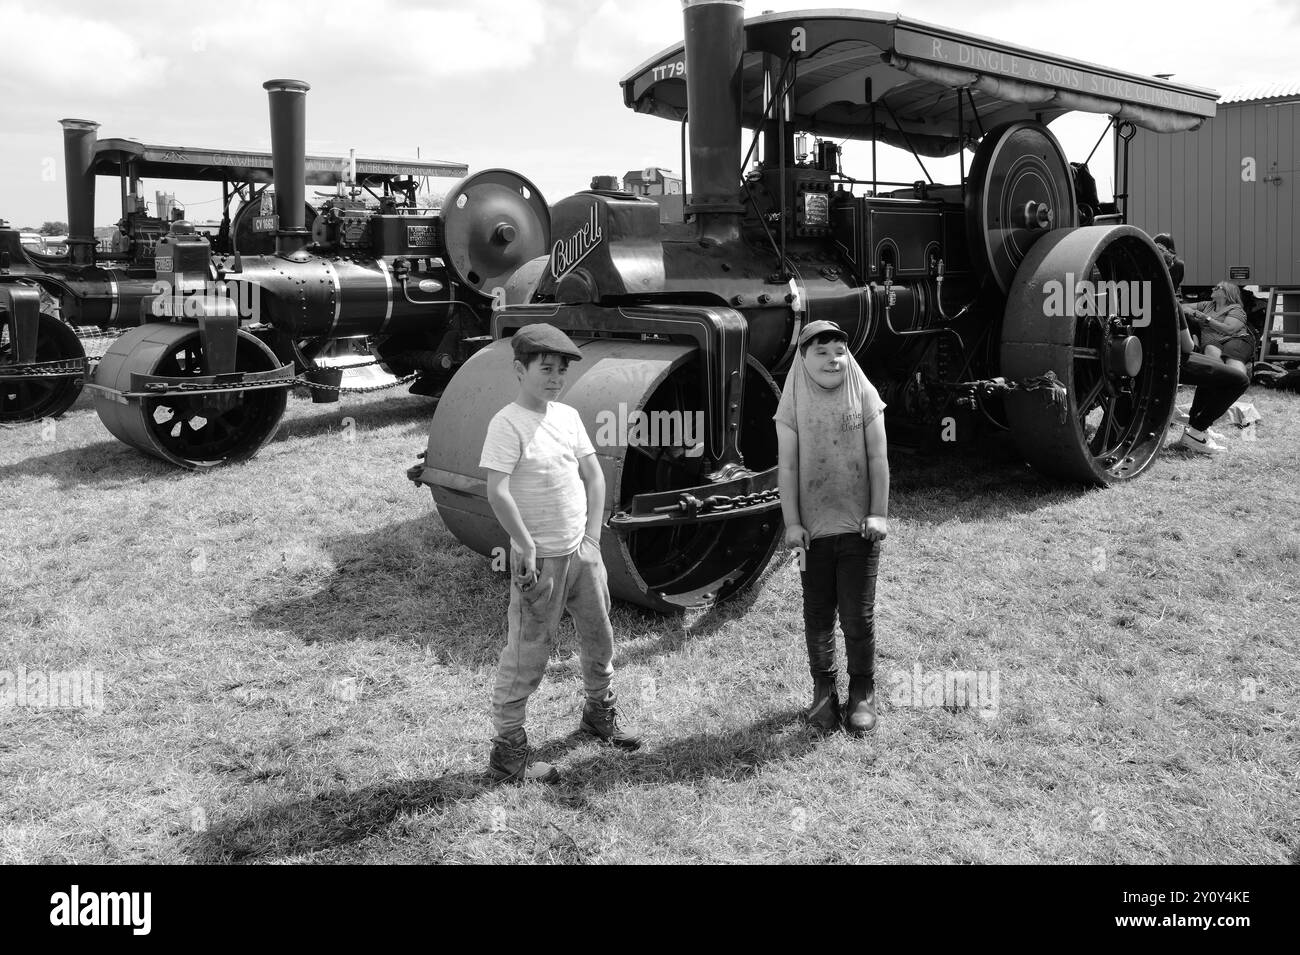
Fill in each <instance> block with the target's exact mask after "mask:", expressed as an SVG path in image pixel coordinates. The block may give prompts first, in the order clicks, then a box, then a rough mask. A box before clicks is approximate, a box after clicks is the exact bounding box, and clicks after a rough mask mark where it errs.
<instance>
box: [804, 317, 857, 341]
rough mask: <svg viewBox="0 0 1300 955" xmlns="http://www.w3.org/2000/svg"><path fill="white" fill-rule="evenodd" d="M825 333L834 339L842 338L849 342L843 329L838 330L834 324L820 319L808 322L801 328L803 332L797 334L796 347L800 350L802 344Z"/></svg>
mask: <svg viewBox="0 0 1300 955" xmlns="http://www.w3.org/2000/svg"><path fill="white" fill-rule="evenodd" d="M825 332H830V333H831V334H832V335H834V336H835V337H836V338H842V339H844V340H845V341H848V340H849V336H848V333H847V332H845V331H844V329H842V328H840V327H839V326H838V325H836V324H835V323H834V322H831V321H827V320H826V319H824V318H821V319H818V320H817V321H815V322H809V323H808V324H807V325H805V326H804V327H803V330H802V331H801V332H799V341H798V346H799V347H800V348H802V347H803V346H804V344H806V343H807V342H809V341H811V340H812V339H813V338H814V337H815V336H817V335H821V334H823V333H825Z"/></svg>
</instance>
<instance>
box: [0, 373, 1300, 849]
mask: <svg viewBox="0 0 1300 955" xmlns="http://www.w3.org/2000/svg"><path fill="white" fill-rule="evenodd" d="M392 394H393V393H392V392H388V393H384V394H379V395H372V396H368V397H365V398H361V399H351V400H348V401H346V402H345V403H343V404H340V405H333V406H329V405H325V406H314V405H311V404H310V403H308V402H305V401H302V400H299V399H295V400H292V401H291V402H290V411H289V415H288V417H287V419H286V424H285V427H284V428H283V430H282V431H281V434H280V435H279V436H278V437H277V439H276V440H275V441H274V442H272V443H271V444H270V445H268V447H267V448H266V449H265V450H264V451H263V453H262V454H261V455H260V456H259V457H258V458H257V459H256V460H254V461H253V462H251V463H249V464H247V465H244V466H240V467H234V468H230V469H226V470H221V471H217V472H214V473H211V474H205V475H196V474H180V473H177V472H175V471H172V470H171V469H169V468H168V467H167V466H165V465H163V464H161V463H158V462H154V461H152V460H150V459H147V458H145V457H143V456H141V455H139V454H137V453H136V452H134V451H132V450H130V449H128V448H126V447H125V446H123V445H120V444H118V443H117V442H116V441H114V440H113V439H112V438H111V437H110V436H109V435H108V434H107V432H105V431H104V430H103V429H102V427H101V426H100V425H99V423H98V419H97V418H96V417H95V415H94V413H93V411H92V410H91V409H90V406H89V403H88V401H87V400H86V399H84V398H83V400H82V401H81V402H80V403H79V404H78V405H77V406H76V407H75V408H74V409H73V411H72V412H70V413H69V415H68V416H67V417H66V418H65V419H63V420H62V421H60V422H58V424H57V426H56V427H55V428H54V430H53V432H52V433H51V432H50V431H49V430H48V429H47V428H45V427H43V426H42V425H40V424H32V425H22V426H13V427H5V428H4V429H3V430H0V487H2V488H3V501H4V504H3V507H4V511H3V514H4V517H3V520H0V669H9V670H16V669H17V668H18V667H20V666H22V667H26V668H27V669H28V670H29V671H38V670H73V669H77V670H86V669H89V670H100V671H102V672H103V674H104V691H105V694H104V695H105V706H104V709H103V712H101V713H94V712H86V711H76V710H57V709H48V708H15V707H9V708H5V709H0V778H3V780H4V783H5V785H4V786H3V787H0V861H6V862H26V863H32V862H96V861H128V862H217V861H222V862H225V861H248V862H301V861H320V862H345V861H346V862H444V861H445V862H476V861H478V862H532V861H538V862H633V861H636V862H640V861H650V862H691V861H711V862H721V861H775V860H801V861H804V860H806V861H889V862H892V861H918V862H1037V861H1054V862H1277V863H1282V862H1297V861H1300V841H1297V840H1298V836H1297V828H1296V817H1297V804H1298V803H1297V783H1296V767H1297V766H1298V765H1300V746H1298V745H1297V733H1296V719H1295V716H1296V702H1295V700H1296V697H1295V694H1296V689H1297V685H1300V679H1298V677H1300V664H1298V663H1297V638H1296V624H1295V621H1296V618H1297V610H1298V609H1300V599H1298V598H1297V597H1296V582H1297V579H1298V578H1297V564H1298V563H1300V491H1298V490H1297V486H1296V480H1297V475H1296V465H1297V461H1300V422H1298V421H1297V414H1298V412H1300V400H1298V399H1297V398H1295V397H1294V396H1288V395H1282V394H1274V393H1270V392H1267V391H1261V390H1260V389H1255V390H1253V391H1252V392H1251V394H1250V395H1249V396H1248V397H1249V398H1250V399H1251V400H1254V401H1255V402H1256V405H1257V407H1259V409H1260V411H1261V412H1262V413H1263V415H1264V417H1265V420H1264V422H1263V424H1262V425H1261V426H1260V433H1259V440H1258V441H1256V442H1245V441H1242V440H1241V439H1240V437H1239V436H1238V434H1237V433H1236V429H1232V428H1225V429H1223V430H1227V431H1229V432H1231V433H1230V434H1229V439H1228V441H1229V444H1230V448H1231V451H1230V453H1229V454H1227V455H1225V456H1224V457H1223V458H1221V459H1216V460H1201V459H1191V458H1186V457H1182V456H1180V455H1178V454H1175V453H1172V452H1166V453H1165V454H1163V455H1162V460H1161V461H1160V462H1159V463H1158V465H1157V467H1156V468H1155V469H1154V470H1153V471H1152V472H1151V473H1150V474H1148V475H1147V476H1145V477H1144V478H1143V479H1141V480H1139V481H1136V482H1133V483H1132V484H1130V485H1127V486H1124V487H1118V488H1113V489H1109V490H1105V491H1097V490H1080V489H1077V488H1068V487H1062V486H1060V485H1058V484H1055V483H1052V482H1049V481H1046V480H1043V479H1042V478H1040V477H1038V476H1037V475H1036V474H1035V473H1034V472H1032V471H1030V470H1028V469H1027V468H1025V466H1024V465H1023V464H1020V463H1018V461H1017V460H1016V459H1015V457H1014V455H1011V454H1008V453H1007V452H1006V450H1005V448H1001V447H999V446H993V447H991V448H989V449H987V450H986V453H984V454H983V455H982V456H981V457H979V458H970V457H964V458H961V459H959V460H953V459H947V460H937V459H928V458H919V457H915V456H911V455H907V454H904V453H901V452H899V453H896V454H894V460H893V467H894V481H895V494H894V501H893V513H894V520H893V521H892V525H891V536H890V540H889V542H888V544H887V546H886V551H885V557H884V559H883V560H882V565H881V577H880V583H879V605H878V612H879V631H878V632H879V654H878V657H879V663H878V666H879V670H880V673H881V680H882V697H883V703H882V706H883V713H882V722H881V726H880V730H879V732H878V733H877V735H876V737H875V738H874V739H872V740H869V741H866V742H858V741H853V740H850V739H848V738H847V737H845V736H844V735H842V734H840V735H836V736H832V737H829V738H818V737H815V736H813V735H812V734H810V733H809V732H808V731H807V730H806V729H805V728H804V727H803V726H802V725H801V724H800V722H799V719H798V709H799V707H800V706H801V705H803V704H804V703H805V702H806V701H805V697H806V695H807V692H808V678H807V672H806V657H805V652H804V649H803V640H802V624H801V614H800V592H799V581H798V575H797V573H796V572H795V570H794V568H793V567H792V566H791V565H790V563H789V561H788V559H782V560H781V561H779V562H778V563H775V564H774V565H773V567H772V568H771V569H770V571H769V572H768V574H767V575H766V576H765V578H764V579H763V581H762V582H761V584H760V586H758V587H756V588H754V589H753V590H752V591H751V592H750V593H748V594H745V595H743V596H742V597H741V598H740V599H738V600H736V601H734V602H732V603H730V604H728V605H725V606H723V607H721V608H718V609H716V610H715V611H713V612H711V613H709V614H707V615H706V616H704V617H703V618H700V619H692V620H684V619H682V618H664V617H656V616H652V615H648V614H646V613H643V612H641V611H639V610H637V609H635V608H631V607H626V606H620V607H618V608H616V611H615V614H614V626H615V631H616V634H617V638H618V653H617V658H616V665H617V667H618V675H617V677H616V679H617V685H618V687H619V688H620V690H621V693H622V703H623V709H624V710H625V713H626V717H627V721H628V722H629V723H630V724H631V725H633V726H634V727H635V728H636V729H637V730H638V731H640V732H642V733H643V734H644V735H645V737H646V740H647V745H646V747H645V749H643V750H642V751H641V752H640V753H636V754H630V755H628V754H619V753H615V752H611V751H609V750H606V749H602V748H599V747H597V746H595V745H593V744H590V743H587V742H583V741H582V740H580V739H579V738H577V737H575V736H573V735H572V730H573V729H574V727H575V725H576V721H577V711H578V707H579V705H580V691H579V679H578V671H577V659H576V644H575V640H574V637H573V634H572V630H571V628H566V629H565V631H564V633H563V635H562V638H561V641H560V643H559V645H558V646H557V647H556V648H555V653H554V656H553V659H552V664H551V667H550V669H549V671H548V674H547V679H546V680H545V682H544V683H543V684H542V687H541V689H540V690H539V691H538V693H537V695H536V696H535V698H534V700H533V702H532V704H531V706H530V715H529V729H530V735H531V737H532V739H533V740H534V742H535V743H538V744H540V746H541V748H542V750H543V756H544V758H549V759H552V760H554V761H556V762H557V763H558V764H559V765H560V766H561V768H562V769H563V770H564V772H565V782H564V784H563V785H561V786H558V787H554V788H549V787H543V788H514V787H504V788H502V787H493V786H490V785H488V784H487V783H486V781H485V779H484V778H483V776H482V768H483V765H484V763H485V760H486V756H487V736H488V735H489V725H488V720H487V700H488V694H489V686H490V682H491V678H492V672H493V668H494V665H495V659H496V654H497V652H498V650H499V647H500V644H501V641H502V630H503V624H504V607H505V602H506V595H507V591H506V582H505V581H504V580H503V579H502V578H501V576H500V575H497V574H494V573H493V572H492V571H491V569H490V567H489V565H488V562H487V561H486V560H485V559H483V558H481V557H479V556H477V555H474V554H472V553H470V552H468V551H466V550H465V549H464V548H462V547H460V545H459V544H457V542H456V541H455V540H454V539H453V538H452V537H451V536H450V535H449V534H448V533H447V531H446V530H445V529H444V528H443V526H442V524H441V522H440V521H439V519H438V517H437V514H436V512H435V511H434V509H433V507H432V502H431V500H430V497H429V494H428V491H427V490H425V489H418V490H417V489H416V488H415V487H414V486H413V485H411V484H410V483H409V482H408V481H407V480H406V478H405V475H404V471H405V469H406V467H407V466H409V465H410V464H412V463H413V462H414V460H415V454H416V452H417V451H419V450H421V449H422V448H423V446H424V441H425V433H426V427H427V419H428V415H429V405H428V404H427V403H425V402H423V401H421V400H420V399H413V398H408V397H396V398H395V397H392ZM345 417H351V418H352V419H353V420H354V427H353V428H352V429H346V428H344V426H343V419H344V418H345ZM349 435H350V437H351V439H350V440H349ZM918 666H919V667H920V669H921V670H922V672H923V673H924V674H930V673H933V672H935V671H943V670H976V671H996V672H997V674H998V676H999V678H1000V684H999V685H1000V695H999V699H998V706H997V709H996V711H995V712H988V713H981V712H980V711H979V710H978V709H977V708H973V707H966V708H962V707H950V708H948V709H944V708H942V707H939V706H912V705H905V704H908V703H910V700H909V699H906V698H904V695H903V693H902V690H901V689H900V688H901V687H903V686H904V685H905V684H910V674H911V673H912V672H913V671H914V668H916V667H918ZM891 681H892V682H891ZM1252 690H1254V692H1253V693H1252V692H1251V691H1252ZM907 695H908V696H910V693H908V694H907Z"/></svg>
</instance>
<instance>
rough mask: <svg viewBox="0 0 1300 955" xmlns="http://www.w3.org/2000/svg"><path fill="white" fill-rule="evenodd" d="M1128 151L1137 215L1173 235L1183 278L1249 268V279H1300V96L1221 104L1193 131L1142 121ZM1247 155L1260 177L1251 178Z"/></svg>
mask: <svg viewBox="0 0 1300 955" xmlns="http://www.w3.org/2000/svg"><path fill="white" fill-rule="evenodd" d="M1130 155H1131V159H1130V162H1131V166H1130V172H1129V189H1128V191H1129V195H1130V197H1131V198H1130V200H1129V221H1130V222H1132V223H1133V224H1134V225H1136V226H1138V227H1140V228H1142V229H1143V230H1145V231H1146V232H1149V233H1150V234H1152V235H1155V234H1156V233H1157V232H1168V233H1170V234H1171V235H1173V237H1174V240H1175V242H1176V243H1177V245H1178V252H1179V255H1181V256H1182V258H1183V261H1184V262H1185V263H1186V264H1187V274H1186V277H1185V278H1184V280H1183V281H1184V284H1186V285H1201V286H1207V285H1213V284H1214V283H1215V282H1218V281H1219V280H1221V279H1224V278H1226V277H1227V276H1228V270H1229V269H1230V268H1233V267H1246V268H1249V269H1250V278H1249V280H1246V281H1244V282H1243V283H1242V284H1246V285H1261V286H1267V285H1281V286H1297V287H1300V215H1297V212H1300V208H1297V203H1298V202H1300V189H1298V188H1297V183H1296V176H1297V174H1300V163H1298V162H1297V157H1300V103H1297V102H1295V101H1291V102H1278V103H1263V102H1248V103H1229V104H1220V105H1219V110H1218V115H1216V116H1215V118H1214V119H1211V120H1209V121H1208V122H1206V124H1205V125H1204V126H1202V127H1201V128H1200V129H1199V130H1197V131H1196V132H1194V133H1173V134H1168V135H1161V134H1159V133H1153V132H1150V131H1148V130H1144V129H1139V130H1138V134H1137V136H1136V137H1135V138H1134V140H1133V144H1132V146H1131V148H1130ZM1247 157H1250V158H1253V159H1254V160H1255V170H1254V181H1246V180H1245V179H1243V160H1245V159H1246V158H1247Z"/></svg>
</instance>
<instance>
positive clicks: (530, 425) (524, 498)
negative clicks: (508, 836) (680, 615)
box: [479, 324, 641, 782]
mask: <svg viewBox="0 0 1300 955" xmlns="http://www.w3.org/2000/svg"><path fill="white" fill-rule="evenodd" d="M510 341H511V345H512V346H513V349H514V370H515V375H516V376H517V377H518V379H519V394H518V396H517V397H516V398H515V400H514V401H513V402H511V403H510V404H508V405H506V406H505V407H504V408H502V409H501V410H500V411H498V412H497V413H496V415H495V416H494V417H493V418H492V422H491V423H490V424H489V425H488V430H487V437H486V439H485V440H484V442H483V454H482V457H481V458H480V460H479V465H480V467H483V468H485V469H486V470H487V497H488V503H489V504H490V505H491V506H492V513H493V514H495V515H496V518H497V520H498V521H500V522H501V526H502V527H503V528H504V529H505V531H506V533H508V534H509V535H510V607H509V610H508V611H507V637H506V646H505V649H504V650H502V651H501V658H500V661H499V662H498V664H497V674H496V686H495V690H494V691H493V694H492V722H493V726H494V729H495V730H496V736H495V737H494V738H493V740H492V756H491V759H490V760H489V763H488V772H489V774H490V775H492V776H493V777H494V778H496V779H498V780H509V781H513V782H521V781H525V780H538V781H542V782H555V781H557V780H558V779H559V773H558V772H557V771H556V770H555V768H554V767H552V766H550V765H549V764H547V763H542V762H534V761H532V760H531V759H530V749H529V746H528V735H527V733H526V732H525V730H524V716H525V709H526V707H527V704H528V697H529V696H530V695H531V694H532V692H533V691H534V690H536V689H537V687H538V685H539V684H540V683H541V681H542V675H543V673H544V672H545V670H546V662H547V660H549V659H550V655H551V646H552V644H553V643H554V641H555V636H556V633H557V632H558V630H559V626H560V618H561V617H562V616H563V615H564V611H565V610H566V609H567V610H568V611H569V614H570V615H571V616H572V617H573V623H574V628H575V629H576V631H577V634H578V640H579V656H580V658H581V661H582V679H583V684H584V687H585V689H586V694H587V701H586V704H585V705H584V706H583V710H582V722H581V723H580V725H579V727H578V728H579V730H580V731H581V732H584V733H587V734H589V735H591V736H594V737H596V738H597V739H599V740H601V741H603V742H606V743H610V744H612V745H614V746H617V747H620V748H622V749H636V748H637V747H639V746H640V745H641V741H640V740H639V739H637V738H636V737H635V736H632V735H631V734H629V733H627V732H625V731H624V730H623V729H622V728H621V727H620V726H619V723H618V715H617V713H616V711H615V708H614V692H613V690H612V689H611V688H610V681H611V678H612V676H613V673H614V667H613V665H612V662H611V661H612V660H613V656H614V631H613V628H612V627H611V626H610V622H609V606H610V600H609V583H608V580H609V578H608V576H607V574H606V572H605V565H604V562H603V561H602V560H601V556H600V528H601V516H602V513H603V510H604V506H605V478H604V475H603V474H602V473H601V470H600V465H599V463H598V462H597V461H596V452H595V448H593V447H592V446H591V440H590V439H589V438H588V437H587V430H586V428H585V427H584V426H583V424H582V419H581V418H580V417H579V415H578V412H577V411H576V410H575V409H574V408H572V407H570V406H569V405H565V404H561V403H560V402H558V401H556V400H555V399H556V398H557V397H558V396H559V393H560V390H561V389H562V388H563V386H564V379H565V374H566V372H567V371H568V367H569V362H570V361H577V360H579V359H581V358H582V352H581V351H580V350H579V349H578V346H577V345H575V344H574V343H573V340H572V339H570V338H569V336H568V335H565V334H564V332H562V331H560V330H559V329H558V328H555V327H554V326H552V325H545V324H536V325H526V326H524V327H523V328H521V329H519V330H518V331H517V332H515V334H514V336H513V337H512V338H511V340H510Z"/></svg>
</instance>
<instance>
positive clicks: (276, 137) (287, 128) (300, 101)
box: [262, 80, 311, 258]
mask: <svg viewBox="0 0 1300 955" xmlns="http://www.w3.org/2000/svg"><path fill="white" fill-rule="evenodd" d="M262 89H264V90H266V91H267V94H268V96H269V98H270V100H271V167H272V170H273V172H274V175H275V214H276V215H277V216H278V217H279V219H280V231H279V232H277V233H276V235H275V251H276V254H277V255H282V256H284V257H285V258H298V257H300V256H301V255H302V254H303V247H304V246H306V245H307V243H308V241H310V239H311V233H310V232H308V231H307V220H306V216H305V214H304V213H303V207H304V205H305V203H306V201H307V91H308V90H309V89H311V87H310V86H309V85H308V84H306V83H304V82H303V81H302V80H267V81H266V82H265V83H263V84H262Z"/></svg>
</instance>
